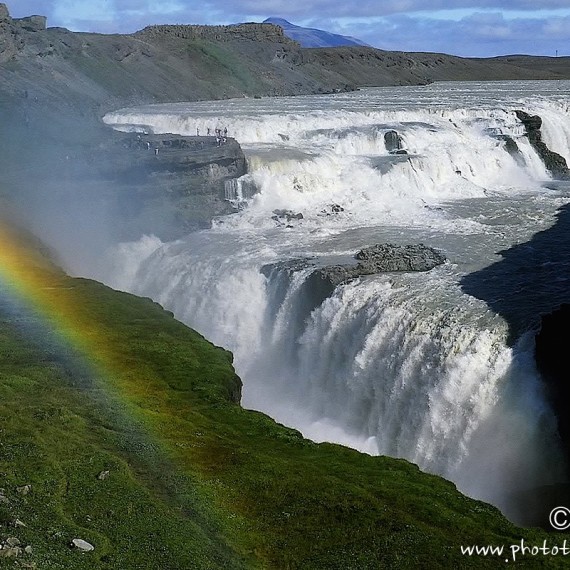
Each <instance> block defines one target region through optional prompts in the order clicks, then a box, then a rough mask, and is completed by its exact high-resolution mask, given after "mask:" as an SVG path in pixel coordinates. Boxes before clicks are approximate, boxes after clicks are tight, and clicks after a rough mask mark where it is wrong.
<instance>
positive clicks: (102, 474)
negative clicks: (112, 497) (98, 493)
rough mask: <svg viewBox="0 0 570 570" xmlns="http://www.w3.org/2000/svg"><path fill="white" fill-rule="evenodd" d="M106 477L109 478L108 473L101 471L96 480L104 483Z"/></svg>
mask: <svg viewBox="0 0 570 570" xmlns="http://www.w3.org/2000/svg"><path fill="white" fill-rule="evenodd" d="M108 477H109V471H101V473H99V475H97V479H99V481H104V480H105V479H107V478H108Z"/></svg>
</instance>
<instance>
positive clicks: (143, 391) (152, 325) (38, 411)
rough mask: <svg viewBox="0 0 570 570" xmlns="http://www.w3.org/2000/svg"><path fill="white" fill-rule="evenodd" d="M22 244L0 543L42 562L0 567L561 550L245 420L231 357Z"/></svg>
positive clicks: (241, 563)
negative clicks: (16, 544)
mask: <svg viewBox="0 0 570 570" xmlns="http://www.w3.org/2000/svg"><path fill="white" fill-rule="evenodd" d="M17 239H18V238H16V237H14V236H13V235H10V237H9V238H7V239H5V240H4V241H3V244H2V245H3V252H4V253H3V254H1V255H0V262H1V263H0V266H2V267H3V286H2V287H1V288H0V291H2V295H1V297H0V298H1V301H0V318H1V321H2V328H1V333H0V355H1V358H0V430H1V431H0V442H1V448H0V449H1V458H0V477H1V481H2V482H1V483H0V487H1V488H2V489H3V491H2V494H1V497H0V539H2V540H5V539H7V538H8V537H13V538H18V540H19V541H20V542H21V546H22V548H23V547H24V546H26V545H31V546H32V552H31V554H28V553H24V552H22V553H20V555H19V556H18V557H17V558H0V567H29V568H31V567H34V566H32V565H31V564H36V565H37V566H36V567H37V568H42V569H52V568H53V569H56V568H62V569H75V568H77V569H80V568H81V569H90V570H91V569H96V568H101V569H103V568H106V569H121V570H127V569H128V570H130V569H135V568H141V569H161V570H167V569H172V570H174V569H176V570H180V569H190V568H197V569H207V568H301V569H309V568H323V569H325V568H326V569H333V568H338V569H343V570H345V569H349V568H354V569H363V568H374V569H376V568H459V567H490V568H491V567H496V564H497V560H496V559H493V558H489V559H485V558H472V559H471V558H469V559H467V558H464V557H462V556H461V553H460V549H459V545H461V544H466V545H468V544H483V545H485V544H511V543H516V542H517V541H520V539H521V538H523V537H524V538H525V539H526V540H527V541H528V542H529V543H533V544H541V543H542V540H543V539H544V538H549V539H550V540H552V539H554V538H555V537H552V536H551V537H547V535H545V534H544V533H542V532H540V531H527V530H521V529H517V528H516V527H514V526H513V525H511V524H510V523H508V522H507V521H506V520H505V519H504V518H503V517H502V516H501V515H500V513H499V512H498V511H497V510H496V509H494V508H493V507H490V506H488V505H486V504H484V503H481V502H477V501H474V500H471V499H468V498H466V497H464V496H462V495H461V494H460V493H458V492H457V491H456V489H455V487H454V486H453V485H452V484H451V483H449V482H447V481H445V480H443V479H441V478H439V477H435V476H431V475H427V474H424V473H422V472H420V471H419V469H418V468H417V467H415V466H414V465H412V464H410V463H408V462H406V461H403V460H396V459H389V458H383V457H369V456H366V455H361V454H359V453H357V452H355V451H352V450H350V449H347V448H343V447H340V446H336V445H330V444H319V445H317V444H314V443H312V442H309V441H307V440H305V439H303V438H302V437H301V436H300V435H299V434H298V433H297V432H296V431H294V430H291V429H287V428H284V427H282V426H280V425H278V424H276V423H275V422H273V421H272V420H271V419H269V418H268V417H266V416H265V415H263V414H260V413H255V412H249V411H245V410H243V409H242V408H241V407H240V406H239V405H238V403H237V402H236V401H237V399H238V398H239V392H240V381H239V379H238V378H237V377H236V375H235V372H234V370H233V368H232V365H231V355H230V354H229V353H228V352H226V351H224V350H222V349H219V348H216V347H214V346H213V345H211V344H210V343H209V342H207V341H206V340H205V339H204V338H203V337H201V336H200V335H198V334H197V333H196V332H194V331H192V330H190V329H189V328H187V327H186V326H184V325H182V324H181V323H179V322H177V321H175V320H174V319H173V318H172V316H171V315H170V314H169V313H167V312H166V311H164V310H163V309H162V308H161V307H159V306H158V305H156V304H155V303H152V302H151V301H150V300H148V299H141V298H137V297H135V296H132V295H129V294H125V293H119V292H116V291H113V290H111V289H109V288H107V287H105V286H103V285H101V284H99V283H96V282H93V281H89V280H84V279H72V278H70V277H67V276H66V275H64V274H62V273H61V272H59V271H57V270H55V269H53V268H51V267H50V266H49V264H48V263H46V262H45V260H44V259H43V258H41V257H39V256H37V255H36V254H35V253H33V252H31V251H30V250H29V249H28V248H21V247H19V246H16V243H17ZM7 250H13V253H14V255H13V256H12V257H9V258H7V254H6V251H7ZM6 269H7V270H6ZM10 275H11V276H15V281H16V283H18V282H20V281H22V280H25V281H27V282H28V283H32V284H33V286H34V288H35V293H34V294H33V296H32V299H31V301H30V299H28V300H26V301H25V302H22V299H23V298H24V296H22V295H21V294H19V290H20V289H21V288H18V287H15V288H14V287H13V286H10V285H6V281H9V279H7V277H8V276H10ZM34 306H35V309H34V310H33V311H31V310H30V308H31V307H34ZM54 317H55V318H54ZM74 334H76V337H74ZM27 486H29V487H27ZM23 525H25V526H23ZM74 538H81V539H84V540H86V541H88V542H90V543H91V544H93V545H94V546H95V550H94V551H92V552H80V551H77V550H74V549H72V548H70V546H69V545H70V542H71V541H72V540H73V539H74ZM0 552H1V551H0ZM556 561H557V560H556V559H554V558H553V559H541V562H545V563H546V564H548V565H552V566H556ZM560 562H561V561H560ZM528 563H529V567H536V564H537V563H538V560H536V559H531V560H529V562H528ZM24 564H28V566H25V565H24Z"/></svg>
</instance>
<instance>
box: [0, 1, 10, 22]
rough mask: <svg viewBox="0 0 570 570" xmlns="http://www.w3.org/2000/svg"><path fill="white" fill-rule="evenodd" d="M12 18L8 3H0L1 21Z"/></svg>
mask: <svg viewBox="0 0 570 570" xmlns="http://www.w3.org/2000/svg"><path fill="white" fill-rule="evenodd" d="M10 19H11V18H10V12H9V11H8V6H6V4H0V22H6V21H9V20H10Z"/></svg>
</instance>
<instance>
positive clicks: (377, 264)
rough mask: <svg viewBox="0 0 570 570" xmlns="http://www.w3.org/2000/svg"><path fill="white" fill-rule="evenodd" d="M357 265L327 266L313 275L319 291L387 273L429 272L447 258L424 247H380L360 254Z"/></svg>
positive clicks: (365, 250) (383, 245) (358, 253)
mask: <svg viewBox="0 0 570 570" xmlns="http://www.w3.org/2000/svg"><path fill="white" fill-rule="evenodd" d="M354 259H355V260H356V263H343V264H340V265H326V266H324V267H320V268H318V269H316V270H315V271H314V272H313V274H312V275H311V279H312V280H313V281H314V282H315V283H319V282H320V283H321V285H319V288H322V286H325V288H331V289H334V288H335V287H336V286H337V285H340V284H342V283H346V282H348V281H350V280H352V279H356V278H357V277H362V276H365V275H374V274H376V273H387V272H391V271H398V272H399V271H429V270H430V269H433V268H434V267H437V266H438V265H441V264H442V263H445V256H444V255H442V254H441V253H440V252H438V251H436V250H435V249H433V248H431V247H428V246H426V245H424V244H421V243H420V244H415V245H394V244H391V243H385V244H377V245H373V246H371V247H367V248H364V249H361V250H360V251H358V252H357V253H356V254H355V256H354Z"/></svg>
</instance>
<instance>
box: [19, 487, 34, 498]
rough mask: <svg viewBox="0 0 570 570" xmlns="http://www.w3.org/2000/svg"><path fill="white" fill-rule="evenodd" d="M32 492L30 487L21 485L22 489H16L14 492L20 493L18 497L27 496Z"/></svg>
mask: <svg viewBox="0 0 570 570" xmlns="http://www.w3.org/2000/svg"><path fill="white" fill-rule="evenodd" d="M31 490H32V486H31V485H23V486H22V487H16V491H17V492H18V493H20V495H24V496H25V495H27V494H28V493H29V492H30V491H31Z"/></svg>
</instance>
